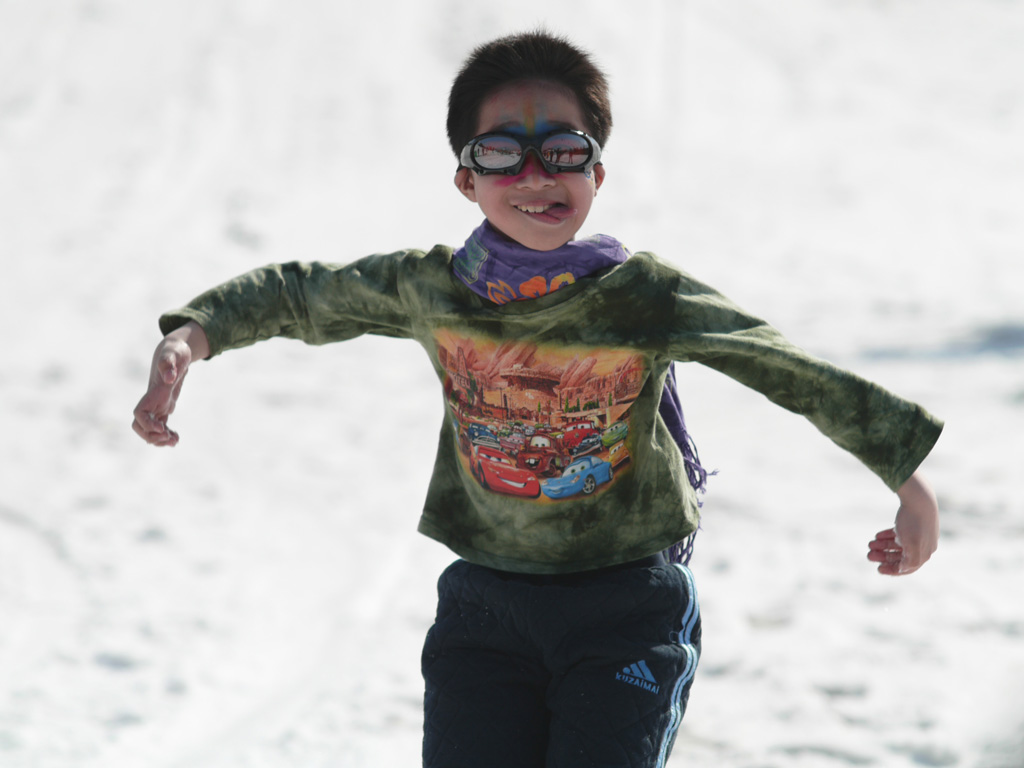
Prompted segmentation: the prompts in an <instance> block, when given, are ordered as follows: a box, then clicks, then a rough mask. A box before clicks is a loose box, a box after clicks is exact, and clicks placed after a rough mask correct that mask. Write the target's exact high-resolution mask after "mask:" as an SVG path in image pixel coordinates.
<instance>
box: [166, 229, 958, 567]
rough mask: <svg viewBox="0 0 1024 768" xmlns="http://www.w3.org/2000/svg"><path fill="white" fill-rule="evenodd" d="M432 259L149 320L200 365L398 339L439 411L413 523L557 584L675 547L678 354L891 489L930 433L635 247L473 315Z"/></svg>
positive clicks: (479, 301) (232, 291)
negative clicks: (672, 397)
mask: <svg viewBox="0 0 1024 768" xmlns="http://www.w3.org/2000/svg"><path fill="white" fill-rule="evenodd" d="M451 255H452V249H451V248H448V247H445V246H436V247H435V248H433V249H432V250H430V251H429V252H427V253H424V252H422V251H414V250H410V251H401V252H398V253H393V254H384V255H380V254H378V255H374V256H369V257H366V258H364V259H361V260H359V261H356V262H353V263H351V264H347V265H331V264H323V263H291V264H283V265H275V266H268V267H265V268H262V269H257V270H254V271H252V272H249V273H248V274H245V275H242V276H240V277H238V278H236V279H234V280H231V281H229V282H227V283H225V284H224V285H221V286H219V287H217V288H215V289H213V290H211V291H208V292H206V293H204V294H203V295H201V296H199V297H198V298H196V299H195V300H194V301H192V302H191V303H190V304H189V305H188V306H187V307H186V308H184V309H181V310H179V311H176V312H172V313H169V314H167V315H164V316H163V317H162V318H161V329H162V330H163V331H164V332H165V333H167V332H169V331H171V330H173V329H174V328H176V327H178V326H180V325H182V324H183V323H185V322H186V321H188V320H195V321H196V322H198V323H199V324H200V325H201V326H202V327H203V329H204V330H205V331H206V334H207V336H208V337H209V341H210V348H211V354H219V353H220V352H223V351H225V350H228V349H235V348H238V347H243V346H246V345H249V344H252V343H254V342H256V341H260V340H262V339H267V338H271V337H274V336H284V337H289V338H297V339H302V340H303V341H305V342H307V343H310V344H325V343H328V342H334V341H344V340H346V339H351V338H353V337H356V336H359V335H361V334H364V333H372V334H378V335H383V336H395V337H399V338H411V339H415V340H416V341H418V342H419V343H420V344H421V345H422V346H423V348H424V349H425V350H426V352H427V354H428V355H429V357H430V360H431V362H432V363H433V366H434V369H435V371H436V372H437V375H438V378H439V379H440V381H441V383H442V387H441V389H440V392H439V394H441V396H442V401H443V407H444V409H445V418H444V421H443V426H442V429H441V436H440V442H439V444H438V451H437V457H436V459H435V465H434V472H433V475H432V478H431V481H430V487H429V489H428V491H427V498H426V502H425V505H424V510H423V514H422V517H421V519H420V525H419V529H420V531H421V532H422V533H424V534H426V535H428V536H431V537H433V538H435V539H437V540H438V541H440V542H442V543H444V544H445V545H447V546H448V547H450V548H451V549H452V550H453V551H454V552H456V553H457V554H458V555H459V556H461V557H463V558H465V559H466V560H469V561H471V562H475V563H480V564H482V565H487V566H491V567H495V568H500V569H504V570H513V571H521V572H528V573H564V572H572V571H580V570H587V569H592V568H598V567H602V566H607V565H613V564H617V563H621V562H626V561H630V560H635V559H638V558H641V557H644V556H646V555H650V554H653V553H655V552H658V551H660V550H662V549H665V548H666V547H668V546H669V545H671V544H673V543H675V542H677V541H679V540H681V539H683V538H684V537H686V536H687V535H688V534H689V533H691V532H692V531H693V530H695V528H696V526H697V520H698V505H697V499H696V497H695V494H694V491H693V489H692V488H691V487H690V485H689V483H688V482H687V478H686V473H685V470H684V467H683V464H682V460H681V456H680V453H679V450H678V447H677V446H676V444H675V442H674V441H673V439H672V437H671V435H670V434H669V432H668V430H667V429H666V428H665V425H664V423H663V422H662V421H661V419H660V417H659V416H658V404H659V402H660V398H661V393H662V389H663V386H664V380H665V376H666V373H667V370H668V367H669V365H670V364H671V363H672V362H673V361H681V362H698V363H702V364H703V365H706V366H708V367H710V368H714V369H715V370H718V371H721V372H722V373H724V374H726V375H728V376H730V377H732V378H733V379H736V380H737V381H739V382H741V383H742V384H745V385H746V386H748V387H751V388H752V389H755V390H757V391H759V392H761V393H763V394H764V395H765V396H766V397H768V398H769V399H770V400H772V401H773V402H775V403H777V404H779V405H781V406H783V407H784V408H787V409H789V410H791V411H793V412H795V413H799V414H801V415H803V416H804V417H806V418H807V419H808V420H809V421H810V422H811V423H812V424H814V425H815V426H816V427H817V428H818V429H819V430H820V431H821V432H823V433H824V434H825V435H827V436H828V437H829V438H831V439H832V440H833V441H834V442H835V443H836V444H837V445H839V446H840V447H842V448H844V449H846V450H847V451H849V452H850V453H852V454H853V455H855V456H856V457H857V458H858V459H860V460H861V461H862V462H863V463H864V464H865V465H867V466H868V468H870V469H871V470H872V471H873V472H875V473H876V474H877V475H878V476H879V477H880V478H881V479H882V480H883V481H884V482H885V483H886V485H888V486H889V487H890V488H892V489H893V490H895V489H897V488H898V487H899V486H900V485H901V484H902V483H903V482H904V481H905V480H906V479H907V478H908V477H909V476H910V475H911V474H912V473H913V471H914V470H915V469H916V468H917V466H918V465H919V464H920V462H921V461H922V460H923V459H924V457H925V456H926V455H927V454H928V452H929V451H930V450H931V447H932V445H933V444H934V443H935V441H936V439H937V438H938V435H939V432H940V431H941V428H942V427H941V423H940V422H938V421H937V420H936V419H934V418H933V417H931V416H930V415H929V414H928V413H926V412H925V411H924V410H923V409H922V408H920V407H919V406H917V405H915V404H913V403H910V402H907V401H905V400H902V399H900V398H898V397H896V396H895V395H893V394H891V393H889V392H887V391H886V390H884V389H882V388H881V387H879V386H877V385H875V384H873V383H871V382H868V381H865V380H864V379H862V378H859V377H857V376H855V375H854V374H852V373H849V372H847V371H844V370H842V369H839V368H837V367H835V366H833V365H831V364H829V363H827V362H825V361H823V360H820V359H818V358H815V357H813V356H811V355H809V354H808V353H806V352H804V351H803V350H801V349H799V348H797V347H795V346H793V345H792V344H790V343H789V342H788V341H786V340H785V339H784V338H783V337H782V336H781V335H780V334H779V333H778V332H777V331H776V330H775V329H774V328H772V327H771V326H769V325H767V324H766V323H765V322H764V321H762V320H760V319H758V318H756V317H752V316H751V315H749V314H747V313H745V312H744V311H743V310H741V309H740V308H738V307H737V306H736V305H735V304H733V303H732V302H730V301H729V300H728V299H726V298H724V297H723V296H722V295H721V294H719V293H718V292H717V291H715V290H714V289H712V288H710V287H708V286H707V285H704V284H703V283H700V282H698V281H696V280H695V279H693V278H692V277H690V276H689V275H687V274H685V273H683V272H681V271H679V270H678V269H676V268H674V267H672V266H670V265H668V264H666V263H665V262H663V261H660V260H659V259H658V258H657V257H655V256H653V255H651V254H648V253H637V254H635V255H633V256H632V257H631V258H629V259H628V260H627V261H626V262H625V263H623V264H621V265H619V266H616V267H614V268H611V269H609V270H606V271H604V272H602V273H599V274H597V275H594V276H592V277H589V278H584V279H582V280H580V281H578V282H576V283H574V284H572V285H568V286H565V287H562V288H560V289H559V290H558V291H557V292H553V293H549V294H547V295H544V296H541V297H539V298H535V299H530V300H528V301H516V302H511V303H508V304H504V305H496V304H493V303H491V302H489V301H487V300H485V299H483V298H481V297H480V296H478V295H476V294H475V293H473V292H472V291H470V290H469V289H468V288H466V287H465V286H464V285H463V284H462V283H461V282H460V281H459V280H458V278H456V277H455V276H454V275H453V274H452V269H451Z"/></svg>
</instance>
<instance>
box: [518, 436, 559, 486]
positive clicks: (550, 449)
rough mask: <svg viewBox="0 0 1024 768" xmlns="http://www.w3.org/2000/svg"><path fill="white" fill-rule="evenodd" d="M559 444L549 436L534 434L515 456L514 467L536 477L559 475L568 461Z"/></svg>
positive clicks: (556, 439)
mask: <svg viewBox="0 0 1024 768" xmlns="http://www.w3.org/2000/svg"><path fill="white" fill-rule="evenodd" d="M561 445H562V444H561V442H560V441H559V440H558V438H556V437H551V436H550V435H541V434H536V435H534V436H533V437H531V438H530V442H529V443H527V444H526V445H525V446H523V449H522V450H521V451H519V454H518V455H517V456H516V466H517V467H520V468H522V469H528V470H530V471H531V472H533V473H534V474H537V475H545V476H550V475H560V474H562V470H563V469H565V467H566V465H567V464H568V462H569V460H568V457H566V455H565V453H564V452H563V451H562V448H561Z"/></svg>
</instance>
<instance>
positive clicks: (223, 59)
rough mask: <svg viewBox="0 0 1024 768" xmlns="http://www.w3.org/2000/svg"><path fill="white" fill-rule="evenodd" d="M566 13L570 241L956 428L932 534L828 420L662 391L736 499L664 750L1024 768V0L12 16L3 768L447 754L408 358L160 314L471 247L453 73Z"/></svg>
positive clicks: (715, 552) (422, 362) (187, 3)
mask: <svg viewBox="0 0 1024 768" xmlns="http://www.w3.org/2000/svg"><path fill="white" fill-rule="evenodd" d="M538 24H543V25H546V26H547V27H548V28H549V29H551V30H553V31H556V32H563V33H566V34H569V35H570V36H571V37H572V38H573V39H575V40H576V41H577V42H579V43H580V44H582V45H584V46H585V47H587V48H589V49H590V50H592V51H593V52H594V53H595V54H596V55H597V57H598V59H599V61H600V62H601V64H602V65H603V66H604V68H605V69H606V70H607V71H608V72H609V75H610V78H611V83H612V89H613V106H614V110H615V130H614V131H613V134H612V137H611V140H610V142H609V143H608V146H607V148H606V153H605V162H606V167H607V174H608V175H607V180H606V183H605V185H604V187H603V188H602V189H601V192H600V194H599V196H598V199H597V202H596V205H595V208H594V210H593V211H592V213H591V218H590V220H589V221H588V222H587V227H586V230H585V232H586V233H590V232H607V233H609V234H614V235H616V236H617V237H619V238H620V239H622V240H623V241H624V242H625V243H626V244H627V245H629V246H630V247H631V248H633V249H634V250H652V251H655V252H656V253H658V254H659V255H661V256H663V257H664V258H667V259H669V260H671V261H673V262H674V263H676V264H678V265H679V266H681V267H683V268H685V269H687V270H688V271H690V272H692V273H694V274H696V275H697V276H699V277H701V278H702V279H705V280H707V281H708V282H710V283H712V284H713V285H715V286H716V287H718V288H719V289H720V290H722V291H723V292H724V293H726V294H727V295H730V296H731V297H732V298H734V299H735V300H737V301H738V302H739V303H741V304H742V305H744V306H745V307H747V308H748V309H750V310H751V311H753V312H755V313H757V314H760V315H762V316H765V317H767V318H768V319H770V320H771V321H772V322H773V323H774V324H776V325H777V326H779V327H780V328H781V329H782V330H783V332H785V333H786V334H787V335H788V336H789V337H790V338H792V339H793V340H795V341H797V342H798V343H800V344H802V345H803V346H805V347H807V348H809V349H811V350H812V351H814V352H816V353H818V354H820V355H823V356H825V357H827V358H829V359H831V360H833V361H835V362H837V363H838V364H840V365H843V366H846V367H851V368H853V369H855V370H857V371H858V372H860V373H862V374H864V375H866V376H868V377H869V378H872V379H875V380H877V381H879V382H881V383H882V384H884V385H886V386H888V387H890V388H892V389H894V390H896V391H898V392H900V393H901V394H903V395H905V396H906V397H909V398H911V399H914V400H917V401H919V402H921V403H923V404H924V405H925V406H926V407H928V408H929V409H930V410H932V411H933V412H934V413H936V414H937V415H939V416H941V417H942V418H944V419H945V420H946V421H947V427H946V431H945V433H944V435H943V437H942V439H941V440H940V442H939V444H938V446H937V447H936V449H935V451H934V452H933V454H932V455H931V456H930V457H929V459H928V460H927V462H926V464H925V466H924V468H923V470H924V471H925V473H926V474H927V475H928V476H929V478H930V479H931V480H932V482H933V485H934V486H935V487H936V489H937V491H938V494H939V497H940V504H941V507H942V509H943V539H942V542H941V545H940V549H939V551H938V553H936V555H935V557H934V558H933V560H932V561H931V562H930V563H929V564H928V565H927V566H925V568H924V569H922V570H921V571H920V572H918V573H916V574H914V575H912V576H909V577H905V578H899V579H891V578H886V577H882V576H880V575H878V574H877V573H875V571H874V567H873V566H872V565H871V564H870V563H868V562H867V561H866V559H865V555H866V544H867V542H868V541H869V540H870V538H871V537H872V536H873V535H874V533H875V532H876V531H878V530H881V529H883V528H887V527H889V526H890V525H891V522H892V517H893V515H894V513H895V510H896V499H895V497H894V496H893V495H892V494H891V493H890V492H889V491H888V490H887V489H886V488H885V487H884V486H883V485H882V483H881V482H880V481H878V480H877V479H876V478H875V477H874V476H873V475H871V474H870V473H869V472H867V471H866V470H865V469H863V468H862V467H861V466H860V465H859V464H858V463H857V462H856V461H855V460H853V459H851V458H850V457H848V456H847V455H846V454H844V453H842V452H841V451H839V450H838V449H837V448H835V447H834V446H832V445H831V444H830V443H829V442H828V441H827V440H825V439H824V438H822V437H821V436H819V435H818V434H817V433H816V432H815V431H814V430H813V428H811V427H809V426H808V425H807V424H806V423H804V422H803V420H801V419H799V418H798V417H795V416H793V415H791V414H789V413H786V412H784V411H781V410H780V409H778V408H775V407H774V406H771V405H770V404H768V403H767V402H766V401H765V400H764V399H763V398H761V397H759V396H757V395H755V394H753V393H751V392H749V391H747V390H744V389H743V388H742V387H740V386H738V385H736V384H734V383H733V382H731V381H729V380H727V379H724V378H723V377H721V376H719V375H717V374H714V373H712V372H710V371H708V370H706V369H703V368H701V367H700V366H696V365H690V366H682V367H681V368H680V370H679V377H680V382H681V388H682V391H683V401H684V407H685V409H686V413H687V417H688V421H689V426H690V427H691V430H692V432H693V433H694V435H695V437H696V439H697V441H698V444H699V447H700V450H701V455H702V458H703V459H704V461H705V463H706V464H707V465H709V466H710V467H713V468H717V469H718V470H720V473H719V475H718V476H717V477H715V478H714V479H713V480H712V482H711V486H710V492H709V494H708V496H707V501H706V505H705V518H704V523H703V531H702V533H701V535H700V536H699V538H698V540H697V549H696V554H695V556H694V560H693V562H692V566H693V570H694V572H695V575H696V579H697V583H698V588H699V591H700V598H701V604H702V609H703V617H704V642H705V649H704V655H703V658H702V660H701V665H700V668H699V670H698V673H697V677H696V681H695V683H694V686H693V692H692V696H691V700H690V706H689V711H688V712H687V715H686V719H685V721H684V724H683V727H682V729H681V731H680V735H679V739H678V742H677V745H676V749H675V752H674V754H673V756H672V758H671V759H670V761H669V765H670V766H676V767H677V768H682V767H683V766H698V767H703V766H712V767H714V768H783V767H785V768H788V767H790V766H811V767H813V768H819V767H820V768H833V767H840V766H843V767H845V766H878V767H880V768H890V767H891V768H911V767H913V766H962V767H964V768H976V767H980V768H1021V766H1024V599H1022V594H1024V557H1022V556H1021V550H1022V546H1024V498H1022V493H1021V490H1022V482H1021V477H1022V471H1021V462H1022V459H1024V215H1022V214H1024V45H1022V40H1024V2H1021V1H1020V0H931V2H922V1H921V0H790V1H789V2H785V3H780V2H773V1H772V0H688V1H686V2H682V1H677V0H662V1H661V2H656V1H654V0H636V2H632V3H621V2H612V0H578V1H576V2H571V1H569V0H550V1H549V2H545V3H537V4H534V5H530V4H523V3H508V4H502V3H490V2H479V1H478V0H404V1H401V0H396V1H391V0H377V1H376V2H373V3H353V2H347V0H303V1H302V2H284V1H283V0H134V1H132V2H130V1H129V0H3V1H0V259H2V262H0V263H2V272H0V274H2V276H3V284H4V288H3V299H2V301H0V321H2V328H3V334H2V337H0V349H2V352H3V355H2V365H0V425H2V426H0V766H2V767H3V768H138V767H140V766H144V767H145V768H235V767H239V768H241V767H243V766H244V767H245V768H285V766H288V767H289V768H292V767H297V766H302V768H349V767H352V768H355V767H362V766H373V767H374V768H390V767H391V766H403V767H407V766H413V765H417V764H418V763H419V744H420V738H421V735H420V732H421V725H422V714H421V697H422V681H421V680H420V676H419V667H418V656H419V652H420V647H421V643H422V639H423V635H424V633H425V632H426V630H427V628H428V627H429V625H430V622H431V619H432V615H433V610H434V600H435V593H434V584H435V582H436V578H437V576H438V575H439V573H440V572H441V570H442V569H443V568H444V567H445V565H446V564H447V563H448V562H450V561H451V560H452V559H453V555H451V553H449V552H448V551H446V550H445V549H444V548H443V547H441V546H440V545H438V544H436V543H434V542H432V541H430V540H428V539H426V538H424V537H422V536H419V535H418V534H417V533H416V530H415V528H416V521H417V519H418V513H419V509H420V504H421V502H422V498H423V494H424V492H425V489H426V484H427V480H428V474H429V471H430V467H431V464H432V457H433V451H434V447H435V445H436V434H437V429H438V426H439V424H440V418H441V403H442V399H441V392H440V388H439V386H438V384H437V382H436V381H435V380H434V377H433V373H432V371H431V369H430V367H429V365H428V363H427V359H426V356H425V355H423V354H422V352H421V351H420V350H419V348H418V347H417V346H416V345H415V344H413V343H411V342H405V341H396V340H393V339H380V338H364V339H358V340H355V341H352V342H349V343H346V344H341V345H334V346H331V347H325V348H312V347H306V346H304V345H302V344H300V343H297V342H287V341H273V342H268V343H265V344H262V345H259V346H258V347H256V348H252V349H247V350H244V351H239V352H234V353H231V354H228V355H225V356H223V357H220V358H218V359H216V360H214V361H212V362H208V363H202V364H197V365H195V366H194V367H193V370H192V371H191V373H190V376H189V380H188V381H187V382H186V385H185V391H184V394H183V395H182V399H181V401H180V403H179V412H178V413H176V414H175V416H174V424H175V426H176V427H177V428H178V429H179V430H180V432H181V434H182V442H181V444H180V445H179V446H178V447H177V448H175V449H173V450H168V449H155V448H152V447H150V446H147V445H145V444H144V443H143V442H141V441H140V440H139V439H138V438H137V437H136V436H135V435H134V434H133V433H132V431H131V429H130V428H129V425H130V422H131V415H130V414H131V410H132V408H133V407H134V405H135V403H136V401H137V400H138V398H139V397H140V396H141V395H142V393H143V391H144V388H145V384H146V378H147V372H148V368H149V357H150V354H151V351H152V349H153V347H154V346H155V344H156V342H157V341H158V338H159V334H158V330H157V327H156V318H157V316H158V315H159V313H160V312H162V311H164V310H167V309H170V308H173V307H176V306H180V305H181V304H183V303H184V302H185V301H187V300H188V299H190V298H191V297H192V296H194V295H196V294H197V293H199V292H200V291H202V290H204V289H205V288H207V287H209V286H211V285H214V284H216V283H218V282H221V281H222V280H224V279H226V278H229V277H231V276H233V275H235V274H238V273H240V272H243V271H245V270H247V269H249V268H252V267H255V266H259V265H262V264H265V263H269V262H276V261H288V260H293V259H300V260H313V259H320V260H328V261H349V260H352V259H355V258H357V257H359V256H363V255H365V254H368V253H373V252H377V251H388V250H394V249H398V248H403V247H420V248H428V247H430V246H431V245H433V244H434V243H437V242H444V243H449V244H459V243H461V242H462V241H463V240H464V239H465V237H466V235H467V233H468V232H469V231H470V230H471V229H472V227H473V226H475V225H476V224H477V223H478V221H479V218H480V213H479V211H478V210H477V209H476V208H475V207H474V206H472V205H470V204H468V203H467V202H466V201H465V200H464V199H463V198H462V197H461V196H460V195H459V194H458V192H457V191H456V190H455V188H454V186H453V185H452V183H451V182H452V175H453V172H454V170H455V161H454V159H453V157H452V156H451V153H450V150H449V149H448V147H447V144H446V138H445V134H444V118H445V101H446V98H447V89H448V86H449V83H450V81H451V78H452V76H453V75H454V73H455V71H456V69H457V67H458V65H459V63H460V62H461V60H462V59H463V58H464V57H465V55H466V54H467V53H468V52H469V50H470V49H471V48H472V47H473V46H475V45H476V44H478V43H480V42H483V41H484V40H487V39H489V38H491V37H494V36H496V35H499V34H503V33H507V32H511V31H518V30H522V29H528V28H532V27H534V26H536V25H538Z"/></svg>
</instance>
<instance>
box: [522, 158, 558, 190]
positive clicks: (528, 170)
mask: <svg viewBox="0 0 1024 768" xmlns="http://www.w3.org/2000/svg"><path fill="white" fill-rule="evenodd" d="M516 183H517V184H519V185H520V186H528V185H534V186H544V187H546V186H550V185H551V184H554V183H555V177H554V176H552V175H551V174H550V173H548V172H547V171H546V170H545V169H544V165H543V164H542V163H541V161H540V158H538V157H537V155H536V153H535V152H534V151H533V150H527V152H526V159H525V160H524V161H523V167H522V169H521V170H520V171H519V175H518V176H517V177H516Z"/></svg>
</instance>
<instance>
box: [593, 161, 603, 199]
mask: <svg viewBox="0 0 1024 768" xmlns="http://www.w3.org/2000/svg"><path fill="white" fill-rule="evenodd" d="M603 183H604V163H598V164H597V165H595V166H594V194H595V195H596V194H597V190H599V189H600V188H601V185H602V184H603Z"/></svg>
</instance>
